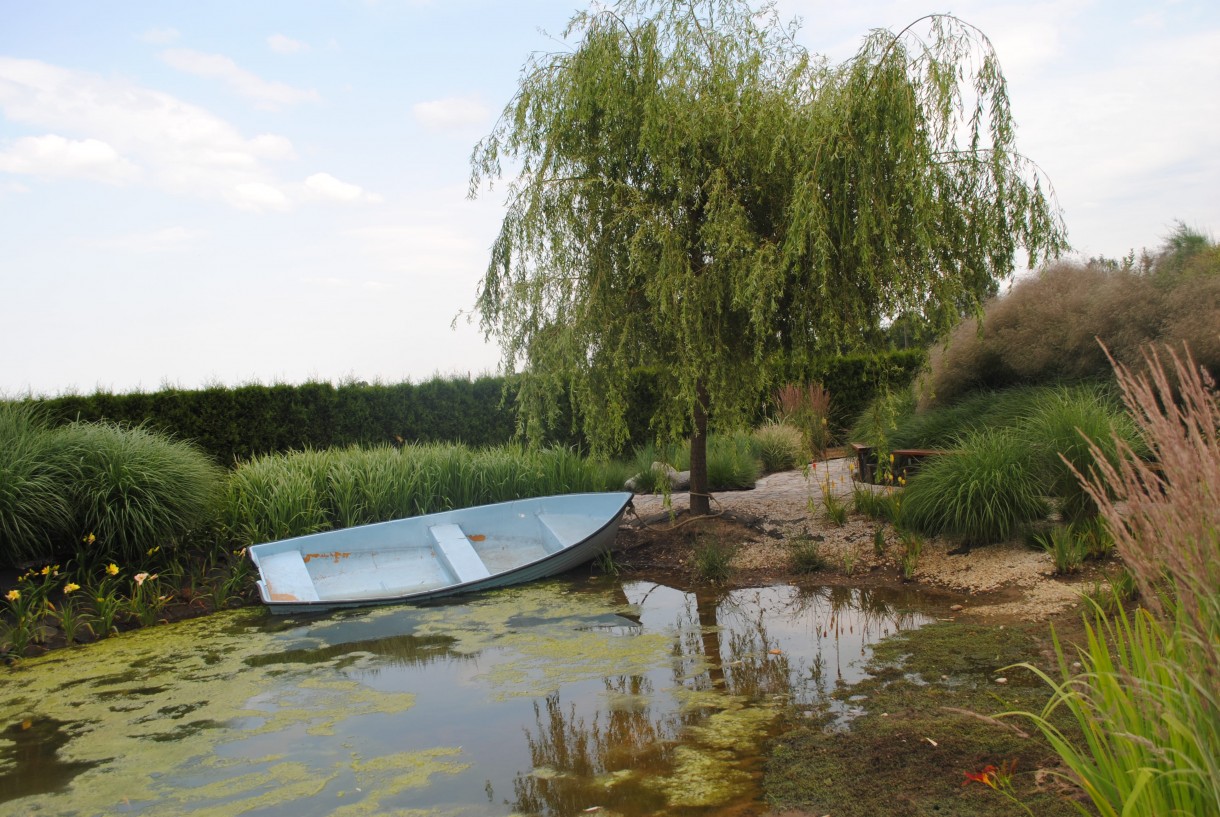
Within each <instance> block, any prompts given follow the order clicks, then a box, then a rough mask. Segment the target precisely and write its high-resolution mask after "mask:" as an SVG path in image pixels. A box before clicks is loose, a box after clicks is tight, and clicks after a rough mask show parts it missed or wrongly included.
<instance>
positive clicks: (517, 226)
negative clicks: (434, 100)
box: [471, 0, 1066, 510]
mask: <svg viewBox="0 0 1220 817" xmlns="http://www.w3.org/2000/svg"><path fill="white" fill-rule="evenodd" d="M798 28H799V23H797V22H792V23H783V22H781V21H780V19H779V18H778V16H777V14H776V13H775V11H774V9H773V7H772V6H770V5H768V6H764V7H762V8H761V9H758V10H756V9H754V8H752V7H751V6H750V5H749V4H748V3H746V2H744V0H689V1H686V0H622V2H619V3H616V4H615V5H613V6H609V7H602V6H595V7H593V8H592V9H591V10H589V11H586V12H581V13H578V14H577V15H576V16H575V17H573V18H572V20H571V22H570V23H569V26H568V28H567V30H566V31H565V32H564V36H565V39H566V40H567V41H568V42H570V43H571V44H572V45H571V49H570V50H567V51H563V52H559V53H547V54H537V55H534V56H532V57H531V58H530V59H529V60H528V62H527V63H526V65H525V67H524V69H523V71H522V75H521V80H520V85H519V88H518V91H517V93H516V95H515V96H514V98H513V99H512V100H511V101H510V102H509V104H508V105H507V107H506V108H505V110H504V113H503V115H502V116H501V118H500V120H499V121H498V123H497V124H496V125H495V127H494V129H493V130H492V132H491V133H490V134H489V135H488V136H487V137H486V138H485V139H483V140H482V141H481V142H480V143H479V144H478V145H477V146H476V147H475V150H474V154H473V157H472V167H473V171H472V176H471V191H472V194H474V193H476V192H477V191H478V190H479V189H480V188H481V187H482V186H483V184H484V183H485V182H491V181H494V180H495V179H497V178H499V177H501V176H502V175H503V167H502V165H501V162H502V161H507V162H511V166H512V168H513V169H514V171H515V172H516V177H515V179H514V180H513V181H512V183H511V185H510V187H509V189H508V198H507V212H506V215H505V217H504V221H503V224H502V226H501V230H500V233H499V236H498V237H497V239H496V241H495V243H494V244H493V247H492V252H491V262H490V264H489V266H488V269H487V273H486V275H485V277H484V279H483V282H482V286H481V289H480V291H479V295H478V302H477V307H478V310H479V312H480V313H481V317H482V321H483V326H484V330H485V331H486V332H487V333H488V335H489V336H492V337H495V338H497V339H498V340H499V341H500V343H501V345H502V348H503V352H504V360H505V364H506V368H508V370H509V371H514V370H517V369H520V370H521V371H522V376H523V382H522V387H521V391H520V396H519V400H521V401H522V402H521V406H520V407H521V409H522V411H523V414H522V416H523V417H524V418H526V420H527V421H528V422H529V423H534V422H539V421H545V419H546V418H547V417H548V416H554V412H555V409H556V406H557V403H556V400H557V398H558V397H560V396H561V395H562V393H563V391H564V390H567V391H568V394H569V396H570V398H571V400H572V404H573V406H574V408H575V409H576V410H577V413H578V416H579V417H580V418H581V420H582V422H583V425H584V431H585V434H586V436H587V438H588V439H589V440H591V441H592V442H593V444H594V445H595V446H597V447H598V448H600V449H602V450H613V449H615V448H616V447H617V446H619V445H620V444H621V443H622V441H623V440H624V439H625V438H626V434H627V429H626V426H625V423H624V422H623V417H624V413H625V410H626V408H627V407H626V405H625V400H626V395H627V391H626V384H627V381H628V377H627V373H628V372H629V371H630V370H631V369H632V368H633V367H637V366H641V365H648V366H653V367H656V368H657V369H658V370H659V371H660V372H661V375H660V376H661V384H660V393H661V395H662V400H661V407H660V409H659V414H658V416H657V417H656V418H654V426H655V428H656V430H657V432H658V435H659V436H660V437H662V438H669V439H674V438H677V437H679V436H682V435H684V434H686V433H688V432H690V433H692V434H693V436H692V492H693V494H699V492H700V487H701V486H700V483H699V481H698V480H699V475H698V474H697V473H696V471H697V469H698V468H699V467H700V463H701V461H697V458H698V457H700V456H701V452H698V451H696V450H695V448H696V446H699V445H702V440H703V439H705V436H706V429H707V423H708V418H709V416H710V417H711V420H712V422H713V424H717V423H719V424H723V425H726V426H728V425H733V424H735V423H737V422H739V421H740V420H741V419H742V418H743V417H745V416H749V415H750V414H752V413H753V412H754V411H755V410H756V408H757V406H758V401H759V397H760V395H762V394H764V393H765V392H766V390H767V389H768V388H770V387H771V386H772V385H774V380H775V379H776V377H777V371H778V370H779V366H780V365H781V363H784V362H786V363H787V364H788V365H791V364H793V363H795V364H798V365H799V364H800V363H801V362H802V361H805V360H808V359H810V358H811V357H812V356H814V355H819V354H824V353H826V352H828V351H829V352H837V351H842V350H845V349H850V348H853V347H854V346H856V345H857V344H858V343H859V341H860V338H862V337H863V336H864V335H865V334H866V333H869V332H874V333H875V331H876V330H877V328H878V327H880V326H881V325H882V324H884V323H885V322H887V321H888V320H890V319H892V318H893V317H894V316H896V315H898V314H901V313H916V314H921V315H924V316H927V317H930V318H932V319H934V320H935V321H937V322H938V323H940V324H948V323H950V322H952V321H953V320H954V319H955V317H957V316H959V315H961V314H964V313H967V312H970V311H973V310H977V308H978V305H979V304H980V303H981V301H982V300H983V299H984V298H986V297H987V296H988V295H990V294H993V293H994V292H995V291H996V290H997V288H998V283H999V282H1000V281H1001V280H1002V279H1003V278H1004V277H1005V276H1007V275H1009V274H1011V272H1012V271H1013V267H1014V263H1015V258H1016V253H1017V251H1018V250H1019V249H1023V250H1024V252H1025V255H1026V260H1027V262H1028V263H1029V265H1030V266H1033V265H1034V264H1035V263H1037V262H1038V261H1040V260H1043V259H1045V258H1047V257H1049V256H1053V255H1057V254H1058V253H1059V252H1060V251H1061V250H1062V249H1064V248H1065V247H1066V239H1065V233H1064V229H1063V226H1062V222H1061V219H1060V217H1059V214H1058V211H1057V208H1056V207H1055V206H1054V203H1053V201H1052V200H1051V196H1050V194H1049V192H1048V191H1047V190H1046V189H1045V185H1044V182H1043V180H1042V179H1041V178H1040V174H1039V173H1038V172H1037V168H1036V166H1034V165H1033V163H1032V162H1030V161H1029V160H1028V159H1026V158H1025V157H1023V156H1022V155H1021V154H1020V153H1018V152H1017V151H1016V149H1015V145H1014V123H1013V121H1012V116H1011V112H1010V109H1009V103H1008V97H1007V91H1006V86H1005V80H1004V76H1003V74H1002V72H1001V71H1000V67H999V62H998V60H997V58H996V55H995V53H994V51H993V50H992V48H991V45H990V43H989V41H988V40H987V39H986V37H985V36H984V35H983V34H982V33H981V32H979V31H978V30H976V29H974V28H973V27H971V26H969V25H967V24H965V23H963V22H962V21H960V20H958V19H956V18H953V17H943V16H937V17H930V18H924V19H923V20H921V21H919V22H918V23H917V24H915V25H913V26H912V27H908V28H907V29H904V30H903V31H902V32H900V33H898V34H894V33H892V32H890V31H887V30H876V31H873V32H872V33H870V34H869V35H868V36H867V38H866V39H865V40H864V42H863V44H862V45H861V47H860V49H859V51H858V53H857V54H856V55H855V56H854V57H853V58H852V59H850V60H847V61H846V62H844V63H841V64H832V63H830V62H829V61H828V60H827V59H825V58H822V57H819V56H816V55H813V54H810V53H808V52H807V51H806V50H805V49H804V48H802V47H801V46H800V45H798V44H797V42H796V35H797V32H798ZM704 491H705V486H704ZM703 507H706V505H705V504H704V505H703ZM692 509H693V510H694V509H695V504H694V499H692Z"/></svg>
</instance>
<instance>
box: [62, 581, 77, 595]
mask: <svg viewBox="0 0 1220 817" xmlns="http://www.w3.org/2000/svg"><path fill="white" fill-rule="evenodd" d="M77 590H80V585H79V584H77V583H76V582H68V583H67V584H65V585H64V595H67V594H68V593H75V592H76V591H77Z"/></svg>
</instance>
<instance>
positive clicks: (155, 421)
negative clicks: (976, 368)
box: [37, 350, 926, 465]
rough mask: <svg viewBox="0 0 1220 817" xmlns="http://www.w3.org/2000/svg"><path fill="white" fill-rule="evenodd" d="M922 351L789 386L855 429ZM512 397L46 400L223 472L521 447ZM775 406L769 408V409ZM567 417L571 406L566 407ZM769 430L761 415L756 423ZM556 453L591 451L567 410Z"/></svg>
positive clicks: (638, 395) (843, 365) (794, 375)
mask: <svg viewBox="0 0 1220 817" xmlns="http://www.w3.org/2000/svg"><path fill="white" fill-rule="evenodd" d="M925 358H926V354H925V353H924V352H923V351H922V350H903V351H894V352H882V353H877V354H859V355H846V356H843V357H836V358H824V359H822V360H820V361H817V362H815V363H814V364H813V365H810V366H808V367H804V368H803V369H802V370H801V371H792V372H790V373H789V378H788V379H789V381H791V382H796V381H800V382H808V381H811V380H814V381H817V382H819V383H822V384H823V385H824V386H825V387H826V388H827V389H828V390H829V391H830V394H831V399H832V401H833V402H832V420H833V422H834V423H835V425H836V426H837V427H843V426H846V425H847V424H848V423H849V422H850V420H851V419H852V418H853V417H855V416H856V415H857V414H859V412H860V411H861V410H862V409H863V407H864V406H865V405H867V404H868V402H869V401H870V400H871V399H872V397H873V394H874V393H875V392H876V390H877V388H878V386H879V385H881V384H888V385H890V386H891V387H903V386H906V385H907V384H909V383H910V382H911V380H912V378H913V377H914V375H915V372H917V371H918V370H919V367H920V366H921V365H922V364H923V362H924V360H925ZM631 380H632V390H633V392H634V395H635V396H634V398H633V399H632V400H631V410H630V413H629V416H628V418H627V422H628V427H629V428H630V429H631V437H630V445H631V446H633V447H638V446H640V445H642V444H644V443H646V442H649V441H650V440H651V439H652V438H653V434H652V433H651V431H650V429H649V422H650V420H651V419H652V416H653V414H654V413H655V409H656V406H657V404H658V402H659V400H660V395H659V394H658V392H657V385H656V383H657V372H656V371H655V370H650V369H643V368H642V369H638V370H637V371H636V372H635V373H634V375H633V376H632V378H631ZM514 396H515V389H514V386H513V383H512V381H511V380H507V381H506V378H504V377H491V376H484V377H479V378H476V379H473V380H472V379H470V378H462V377H458V378H449V379H444V378H440V377H436V378H433V379H431V380H428V381H425V382H423V383H418V384H413V383H397V384H392V385H384V384H367V383H345V384H343V385H340V386H335V385H332V384H331V383H316V382H314V383H303V384H301V385H299V386H290V385H284V384H277V385H270V386H265V385H258V384H255V385H246V386H237V387H234V388H224V387H218V386H213V387H209V388H205V389H195V390H190V389H174V388H170V389H163V390H161V391H157V392H138V393H134V394H114V393H111V392H97V393H95V394H91V395H64V396H60V397H54V398H47V399H43V400H39V401H37V402H38V404H39V406H40V409H41V410H42V411H43V412H44V414H45V416H46V418H47V419H48V421H49V422H51V423H52V424H55V425H61V424H66V423H70V422H75V421H84V422H101V421H105V422H110V423H117V424H119V425H123V426H130V427H136V426H146V427H149V428H152V429H156V430H159V431H163V432H166V433H168V434H170V435H172V436H173V437H175V438H177V439H182V440H190V441H192V442H193V443H194V444H195V445H197V446H199V447H200V448H201V449H203V450H204V451H205V452H207V453H208V454H209V455H211V457H212V458H213V459H215V460H216V461H217V462H219V463H222V464H225V465H232V464H233V463H235V462H237V461H241V460H249V459H251V458H253V457H257V456H262V455H265V454H274V453H281V452H286V451H303V450H306V449H314V450H321V449H326V448H342V447H347V446H350V445H362V446H369V445H382V444H390V445H402V444H404V443H431V442H461V443H464V444H466V445H468V446H471V447H474V448H479V447H484V446H497V445H502V444H504V443H507V442H510V441H512V440H513V439H514V436H515V433H516V429H517V422H516V417H515V412H514V409H513V398H514ZM769 400H770V398H769V396H768V397H766V398H762V399H760V405H765V404H768V403H769ZM564 405H565V406H566V401H565V402H564ZM757 419H758V420H759V421H760V422H761V421H762V420H763V419H764V418H763V416H761V415H760V416H759V417H758V418H757ZM547 442H549V443H555V444H559V445H564V446H575V447H577V448H583V447H584V446H585V441H584V439H583V438H582V436H581V434H580V432H579V430H577V429H574V428H573V423H572V421H571V419H570V411H565V412H564V416H563V417H562V418H561V419H560V420H559V422H558V424H557V425H556V427H555V428H554V429H553V430H552V432H551V435H550V438H549V439H548V440H547Z"/></svg>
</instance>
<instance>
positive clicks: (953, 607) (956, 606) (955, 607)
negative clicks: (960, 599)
mask: <svg viewBox="0 0 1220 817" xmlns="http://www.w3.org/2000/svg"><path fill="white" fill-rule="evenodd" d="M949 609H950V610H952V611H953V612H955V613H956V612H957V611H959V610H964V609H966V608H965V607H963V606H962V605H960V604H955V605H953V606H952V607H950V608H949Z"/></svg>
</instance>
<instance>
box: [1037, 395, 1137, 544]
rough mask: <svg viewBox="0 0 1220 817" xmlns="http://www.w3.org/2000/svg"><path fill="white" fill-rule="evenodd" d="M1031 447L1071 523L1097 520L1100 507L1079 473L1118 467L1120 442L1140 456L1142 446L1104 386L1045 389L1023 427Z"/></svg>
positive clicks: (1040, 472) (1128, 419)
mask: <svg viewBox="0 0 1220 817" xmlns="http://www.w3.org/2000/svg"><path fill="white" fill-rule="evenodd" d="M1018 428H1019V429H1020V433H1021V435H1022V436H1023V437H1025V439H1026V440H1027V442H1028V444H1029V450H1030V455H1031V458H1032V467H1033V468H1034V469H1035V471H1036V472H1037V473H1038V475H1039V477H1040V478H1041V479H1042V481H1043V484H1044V485H1045V490H1046V491H1047V493H1048V494H1050V495H1052V496H1054V497H1055V498H1056V499H1057V501H1058V503H1059V512H1060V514H1061V516H1062V517H1063V519H1064V520H1065V521H1067V522H1077V521H1082V520H1085V519H1088V518H1090V517H1095V516H1096V515H1097V505H1096V504H1095V503H1094V502H1093V500H1092V499H1091V498H1090V497H1089V494H1088V492H1087V491H1086V489H1085V486H1084V484H1083V483H1082V482H1081V481H1080V479H1078V478H1077V476H1076V475H1077V474H1083V475H1085V476H1091V475H1092V474H1094V473H1095V470H1094V469H1095V466H1096V462H1095V458H1096V457H1097V456H1099V455H1100V456H1101V457H1103V458H1104V459H1105V460H1106V462H1108V463H1110V464H1111V465H1114V464H1116V463H1117V462H1118V447H1117V443H1118V441H1119V440H1121V441H1123V443H1125V444H1126V445H1127V446H1128V447H1130V448H1132V450H1134V451H1136V453H1140V452H1141V451H1142V444H1141V443H1140V439H1139V434H1138V432H1137V430H1136V428H1135V423H1134V420H1133V419H1132V417H1131V415H1130V414H1128V413H1126V412H1124V411H1123V410H1122V408H1121V406H1119V405H1117V404H1116V402H1115V400H1114V396H1113V394H1112V393H1111V392H1110V390H1108V389H1105V388H1102V387H1099V386H1093V387H1087V386H1081V387H1076V388H1070V389H1069V388H1058V389H1045V390H1040V391H1039V392H1038V395H1037V398H1036V400H1035V401H1034V403H1033V406H1032V410H1031V411H1030V412H1029V414H1028V416H1027V417H1026V418H1025V419H1024V420H1023V421H1022V422H1021V423H1020V424H1019V425H1018Z"/></svg>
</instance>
